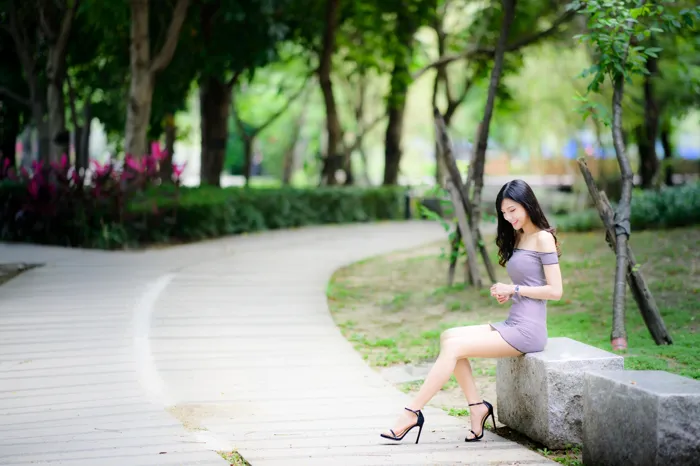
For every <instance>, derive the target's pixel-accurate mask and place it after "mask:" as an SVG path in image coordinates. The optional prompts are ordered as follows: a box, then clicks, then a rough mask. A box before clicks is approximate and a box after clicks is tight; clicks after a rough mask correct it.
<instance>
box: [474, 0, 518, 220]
mask: <svg viewBox="0 0 700 466" xmlns="http://www.w3.org/2000/svg"><path fill="white" fill-rule="evenodd" d="M501 3H502V5H503V22H502V23H501V32H500V36H499V38H498V43H497V44H496V53H495V57H494V62H493V70H492V71H491V81H490V82H489V90H488V96H487V97H486V108H485V109H484V118H483V120H482V121H481V126H480V128H481V131H480V132H479V137H478V138H477V146H476V154H475V155H474V170H473V172H472V173H473V175H474V195H473V198H472V205H473V209H474V224H475V225H478V224H479V221H480V218H481V191H482V189H483V187H484V167H485V165H486V148H487V144H488V139H489V128H490V125H491V117H492V116H493V107H494V103H495V101H496V91H497V90H498V85H499V83H500V80H501V73H502V70H503V59H504V57H505V53H506V44H507V43H508V34H509V33H510V26H511V24H512V23H513V18H514V17H515V4H516V0H502V1H501Z"/></svg>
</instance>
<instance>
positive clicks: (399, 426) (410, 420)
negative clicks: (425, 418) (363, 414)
mask: <svg viewBox="0 0 700 466" xmlns="http://www.w3.org/2000/svg"><path fill="white" fill-rule="evenodd" d="M417 421H418V415H417V414H414V413H412V412H411V411H408V410H405V409H404V410H403V413H402V414H401V416H399V418H398V419H397V420H396V422H395V423H394V426H393V427H392V428H391V430H393V431H394V433H392V432H391V430H385V431H384V432H382V433H383V434H384V435H387V436H389V437H394V436H396V437H401V435H403V433H404V431H405V430H406V429H408V428H409V427H411V426H412V425H414V424H415V423H416V422H417Z"/></svg>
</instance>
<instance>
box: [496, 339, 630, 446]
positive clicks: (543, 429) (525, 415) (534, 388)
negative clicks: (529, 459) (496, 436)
mask: <svg viewBox="0 0 700 466" xmlns="http://www.w3.org/2000/svg"><path fill="white" fill-rule="evenodd" d="M623 368H624V358H622V356H617V355H615V354H613V353H610V352H608V351H604V350H601V349H599V348H595V347H593V346H590V345H586V344H584V343H581V342H578V341H576V340H572V339H571V338H564V337H562V338H550V339H549V340H548V342H547V347H546V348H545V349H544V351H541V352H539V353H529V354H526V355H524V356H518V357H514V358H503V359H499V360H498V363H497V367H496V394H497V398H498V408H497V411H498V420H499V421H500V422H502V423H503V424H505V425H507V426H508V427H510V428H512V429H514V430H516V431H518V432H520V433H523V434H525V435H527V436H528V437H530V438H531V439H533V440H536V441H538V442H540V443H542V444H543V445H545V446H546V447H547V448H550V449H559V448H565V447H566V446H567V445H579V444H581V443H582V441H583V427H582V419H583V403H582V400H581V398H582V395H583V376H584V371H589V370H617V369H620V370H621V369H623Z"/></svg>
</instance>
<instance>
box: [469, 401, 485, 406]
mask: <svg viewBox="0 0 700 466" xmlns="http://www.w3.org/2000/svg"><path fill="white" fill-rule="evenodd" d="M483 404H484V402H483V401H480V402H478V403H469V406H476V405H483Z"/></svg>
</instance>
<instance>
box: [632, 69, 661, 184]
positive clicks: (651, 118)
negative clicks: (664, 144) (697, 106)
mask: <svg viewBox="0 0 700 466" xmlns="http://www.w3.org/2000/svg"><path fill="white" fill-rule="evenodd" d="M646 67H647V71H648V72H649V74H647V75H645V76H644V124H643V126H641V127H638V128H637V143H638V147H639V158H640V160H639V176H640V178H641V185H642V188H643V189H650V188H652V187H653V186H654V178H655V177H656V174H657V172H658V171H659V159H658V158H657V156H656V137H657V135H658V134H659V108H658V104H657V102H656V98H655V96H654V79H656V75H657V74H658V72H659V68H658V60H657V59H656V58H654V57H648V58H647V62H646ZM640 136H641V137H640Z"/></svg>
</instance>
